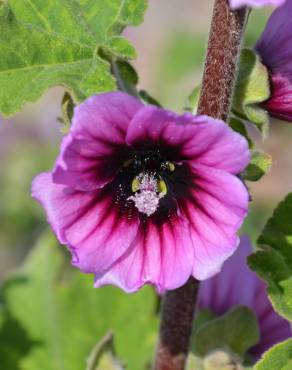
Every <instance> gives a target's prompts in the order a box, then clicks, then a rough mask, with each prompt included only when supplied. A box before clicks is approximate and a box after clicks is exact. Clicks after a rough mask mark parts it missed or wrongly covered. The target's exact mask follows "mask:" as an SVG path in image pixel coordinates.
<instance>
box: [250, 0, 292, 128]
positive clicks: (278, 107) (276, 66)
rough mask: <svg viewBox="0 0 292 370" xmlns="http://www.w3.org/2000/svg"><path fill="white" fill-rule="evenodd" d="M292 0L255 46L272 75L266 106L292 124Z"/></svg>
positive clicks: (274, 114)
mask: <svg viewBox="0 0 292 370" xmlns="http://www.w3.org/2000/svg"><path fill="white" fill-rule="evenodd" d="M291 20H292V1H291V0H287V1H286V3H285V4H284V5H283V6H282V7H280V8H278V9H276V10H275V11H274V12H273V13H272V15H271V17H270V19H269V20H268V23H267V25H266V28H265V30H264V32H263V34H262V35H261V37H260V39H259V41H258V42H257V44H256V51H257V53H258V54H259V56H260V58H261V60H262V63H263V64H264V65H265V66H266V67H267V69H268V71H269V75H270V84H271V97H270V98H269V99H268V100H267V101H266V102H265V103H264V107H265V108H266V109H267V111H268V112H269V113H270V114H271V115H272V116H274V117H278V118H280V119H283V120H286V121H290V122H292V21H291Z"/></svg>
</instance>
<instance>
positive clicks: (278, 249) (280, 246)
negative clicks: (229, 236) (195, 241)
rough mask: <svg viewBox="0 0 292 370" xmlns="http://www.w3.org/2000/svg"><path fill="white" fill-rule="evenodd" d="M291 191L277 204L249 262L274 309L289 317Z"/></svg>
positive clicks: (291, 313) (291, 302)
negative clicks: (261, 281) (264, 286)
mask: <svg viewBox="0 0 292 370" xmlns="http://www.w3.org/2000/svg"><path fill="white" fill-rule="evenodd" d="M291 220H292V193H290V194H288V196H287V197H286V198H285V199H284V200H283V201H282V202H281V203H280V204H279V205H278V207H277V208H276V209H275V211H274V214H273V216H272V218H271V219H270V220H269V221H268V222H267V224H266V226H265V227H264V230H263V231H262V234H261V236H260V237H259V239H258V244H259V246H260V249H259V250H258V251H257V252H256V253H254V254H252V255H251V256H250V257H249V258H248V264H249V266H250V268H251V269H252V270H254V271H255V272H256V273H257V274H258V275H259V276H260V277H261V278H262V279H263V280H264V281H265V282H266V283H267V284H268V295H269V298H270V300H271V302H272V304H273V306H274V308H275V310H276V311H277V312H278V313H279V314H280V315H282V316H283V317H285V318H286V319H288V320H290V321H292V222H291Z"/></svg>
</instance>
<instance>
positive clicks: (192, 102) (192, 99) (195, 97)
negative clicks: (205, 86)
mask: <svg viewBox="0 0 292 370" xmlns="http://www.w3.org/2000/svg"><path fill="white" fill-rule="evenodd" d="M200 93H201V85H199V86H197V87H195V88H194V90H193V91H192V92H191V95H190V96H189V97H188V106H187V107H186V108H185V110H186V111H189V112H191V113H193V114H197V111H198V106H199V100H200Z"/></svg>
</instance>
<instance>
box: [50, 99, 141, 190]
mask: <svg viewBox="0 0 292 370" xmlns="http://www.w3.org/2000/svg"><path fill="white" fill-rule="evenodd" d="M142 107H143V104H142V103H141V102H139V101H138V100H137V99H135V98H133V97H131V96H129V95H127V94H125V93H121V92H115V93H107V94H100V95H96V96H93V97H91V98H89V99H87V100H86V101H85V102H84V103H82V104H80V105H79V106H78V107H76V108H75V111H74V117H73V121H72V128H71V131H70V134H69V135H68V136H67V137H65V139H64V140H63V143H62V147H61V153H60V155H59V158H58V160H57V162H56V166H55V169H54V173H53V179H54V182H56V183H59V184H64V185H68V186H70V187H73V188H75V189H78V190H84V191H88V190H94V189H97V188H100V187H102V186H104V185H105V184H107V183H108V182H109V181H111V180H112V179H113V177H114V176H115V174H116V173H117V171H118V169H119V168H120V166H121V164H122V162H123V161H126V160H127V159H128V157H127V155H128V149H127V148H126V145H125V137H126V133H127V129H128V126H129V124H130V121H131V120H132V119H133V117H134V115H135V114H136V113H137V112H138V111H139V109H141V108H142Z"/></svg>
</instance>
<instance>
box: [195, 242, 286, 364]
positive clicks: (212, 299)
mask: <svg viewBox="0 0 292 370" xmlns="http://www.w3.org/2000/svg"><path fill="white" fill-rule="evenodd" d="M251 251H252V247H251V244H250V241H249V239H248V237H242V238H241V243H240V246H239V247H238V249H237V251H236V252H235V253H234V254H233V256H232V257H231V258H230V259H228V260H227V261H226V262H225V264H224V266H223V268H222V271H221V272H220V273H219V274H217V275H216V276H214V277H213V278H211V279H209V280H206V281H204V282H203V283H202V284H201V286H200V292H199V308H200V309H210V310H211V311H213V312H214V313H216V314H217V315H223V314H224V313H226V312H228V311H229V310H231V309H232V308H234V307H235V306H238V305H245V306H248V307H250V308H251V309H252V310H253V311H254V313H255V314H256V316H257V318H258V320H259V325H260V333H261V339H260V342H259V343H258V344H257V345H256V346H255V347H254V348H253V349H252V351H251V352H252V354H253V355H254V356H255V357H256V358H258V357H260V355H261V354H262V353H263V352H264V351H266V350H267V349H268V348H270V347H271V346H273V345H274V344H276V343H278V342H280V341H283V340H285V339H287V338H288V337H290V336H291V334H292V332H291V328H290V325H289V322H288V321H286V320H284V319H283V318H281V317H280V316H279V315H278V314H277V313H276V312H275V311H274V310H273V307H272V305H271V303H270V301H269V300H268V297H267V292H266V286H265V284H264V283H263V282H262V281H261V280H260V279H259V278H258V277H257V276H256V274H255V273H254V272H252V271H250V270H249V268H248V266H247V263H246V258H247V256H248V255H249V254H250V253H251Z"/></svg>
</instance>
